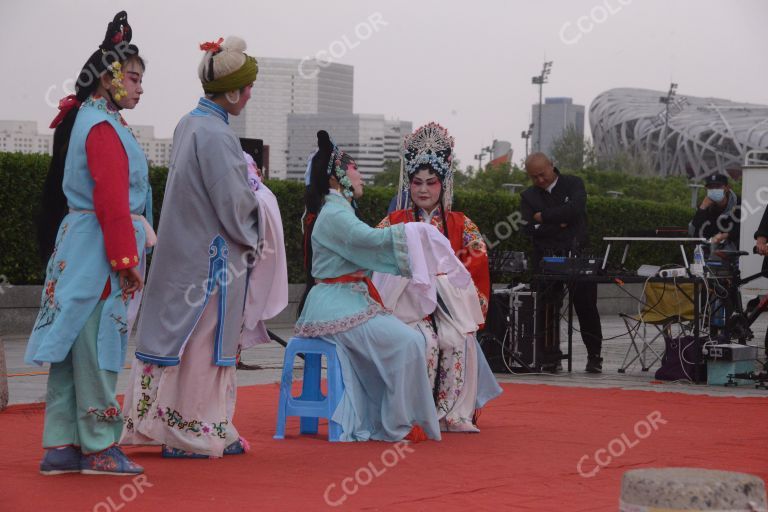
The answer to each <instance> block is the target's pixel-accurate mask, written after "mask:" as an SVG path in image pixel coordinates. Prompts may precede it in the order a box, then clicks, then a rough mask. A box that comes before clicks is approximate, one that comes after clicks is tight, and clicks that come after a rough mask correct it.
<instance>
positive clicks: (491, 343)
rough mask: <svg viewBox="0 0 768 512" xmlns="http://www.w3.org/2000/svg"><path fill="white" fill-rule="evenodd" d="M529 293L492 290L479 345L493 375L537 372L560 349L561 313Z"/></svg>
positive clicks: (556, 306) (556, 305)
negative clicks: (549, 356)
mask: <svg viewBox="0 0 768 512" xmlns="http://www.w3.org/2000/svg"><path fill="white" fill-rule="evenodd" d="M558 306H559V304H557V303H539V301H538V294H537V293H536V292H531V291H512V290H509V289H504V290H495V291H494V293H493V294H492V297H491V301H490V303H489V306H488V316H487V319H486V323H485V329H483V331H482V332H480V333H479V334H478V341H479V342H480V347H481V348H482V350H483V354H484V355H485V358H486V359H487V360H488V364H489V365H490V367H491V370H492V371H494V372H499V373H501V372H509V371H514V372H531V371H533V372H538V371H541V368H542V365H543V364H547V363H549V360H548V359H547V353H548V352H550V351H552V350H553V349H554V347H559V346H560V322H559V320H560V309H559V307H558Z"/></svg>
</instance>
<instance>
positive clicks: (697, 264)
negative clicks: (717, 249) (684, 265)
mask: <svg viewBox="0 0 768 512" xmlns="http://www.w3.org/2000/svg"><path fill="white" fill-rule="evenodd" d="M691 274H693V275H695V276H703V275H704V249H702V247H701V244H699V245H697V246H696V248H695V249H693V265H691Z"/></svg>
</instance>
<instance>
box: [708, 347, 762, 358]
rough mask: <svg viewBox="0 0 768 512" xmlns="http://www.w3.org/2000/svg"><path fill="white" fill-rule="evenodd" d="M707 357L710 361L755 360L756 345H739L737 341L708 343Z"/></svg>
mask: <svg viewBox="0 0 768 512" xmlns="http://www.w3.org/2000/svg"><path fill="white" fill-rule="evenodd" d="M707 359H709V360H711V361H715V360H719V361H755V360H757V347H753V346H750V345H739V344H738V343H724V344H721V345H709V346H707Z"/></svg>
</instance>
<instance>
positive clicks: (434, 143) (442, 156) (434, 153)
mask: <svg viewBox="0 0 768 512" xmlns="http://www.w3.org/2000/svg"><path fill="white" fill-rule="evenodd" d="M452 161H453V137H451V136H450V135H449V134H448V130H446V129H445V128H443V127H442V126H440V125H439V124H437V123H435V122H431V123H428V124H425V125H424V126H422V127H421V128H419V129H417V130H416V131H415V132H413V133H412V134H410V135H407V136H406V137H405V139H404V140H403V160H402V168H401V170H400V183H399V187H398V189H399V190H400V191H401V192H400V193H399V194H398V199H397V203H398V204H397V208H398V209H400V208H403V207H404V206H406V205H407V204H408V203H410V194H409V193H408V192H409V189H410V178H411V176H413V175H414V174H415V173H416V172H417V171H418V170H419V168H421V167H423V166H428V167H430V168H431V169H432V170H433V171H435V174H437V176H438V177H439V178H440V181H441V182H442V184H443V202H444V204H443V206H444V207H445V209H446V210H450V209H451V200H452V198H453V171H452V170H451V162H452ZM403 196H405V203H406V204H402V203H403V199H404V198H403Z"/></svg>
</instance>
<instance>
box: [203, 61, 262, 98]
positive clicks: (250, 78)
mask: <svg viewBox="0 0 768 512" xmlns="http://www.w3.org/2000/svg"><path fill="white" fill-rule="evenodd" d="M258 72H259V66H258V64H256V59H255V58H253V57H251V56H250V55H246V56H245V63H243V65H242V66H240V69H238V70H237V71H235V72H234V73H230V74H228V75H227V76H222V77H219V78H217V79H216V80H213V81H211V82H206V83H204V84H203V90H204V91H205V92H206V93H210V94H219V93H224V92H229V91H237V90H240V89H242V88H243V87H245V86H246V85H249V84H252V83H253V82H255V81H256V75H257V74H258Z"/></svg>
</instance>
